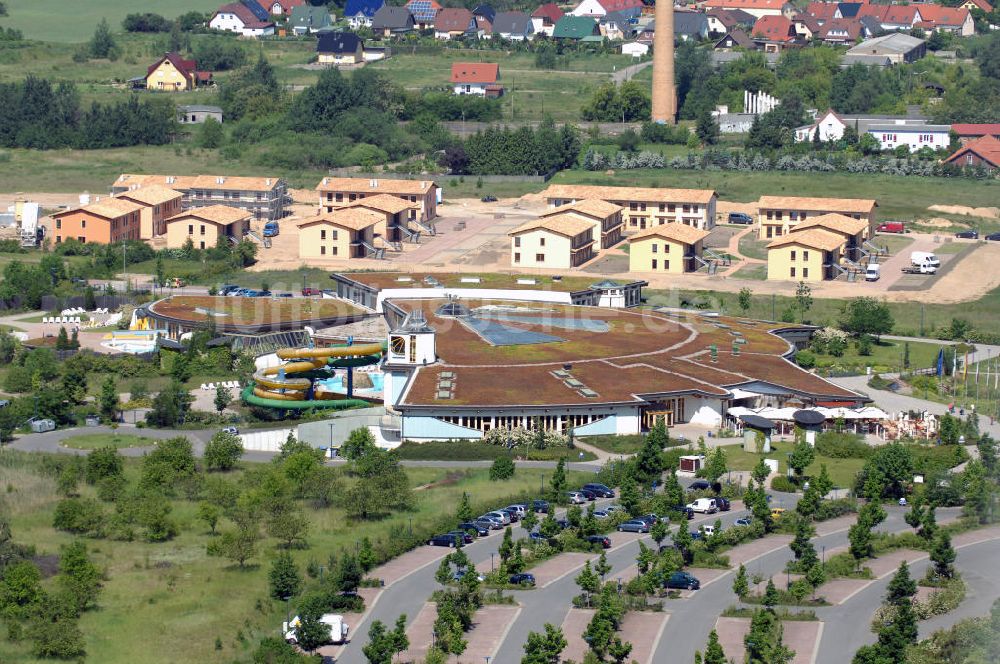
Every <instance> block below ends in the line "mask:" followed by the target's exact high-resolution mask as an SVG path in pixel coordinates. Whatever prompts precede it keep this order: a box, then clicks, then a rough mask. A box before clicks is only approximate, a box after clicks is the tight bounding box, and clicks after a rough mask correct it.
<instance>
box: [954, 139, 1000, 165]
mask: <svg viewBox="0 0 1000 664" xmlns="http://www.w3.org/2000/svg"><path fill="white" fill-rule="evenodd" d="M970 152H971V153H973V154H975V155H978V156H979V157H980V158H981V159H983V160H984V161H986V162H989V163H990V164H992V165H993V166H996V167H1000V141H998V140H997V139H995V138H993V137H992V136H983V137H982V138H977V139H976V140H974V141H972V142H971V143H969V144H968V145H966V146H964V147H962V148H959V150H958V151H957V152H955V154H953V155H951V156H950V157H948V159H946V160H945V161H946V162H948V163H951V162H955V161H958V160H959V159H960V158H961V157H962V156H963V155H966V154H968V153H970Z"/></svg>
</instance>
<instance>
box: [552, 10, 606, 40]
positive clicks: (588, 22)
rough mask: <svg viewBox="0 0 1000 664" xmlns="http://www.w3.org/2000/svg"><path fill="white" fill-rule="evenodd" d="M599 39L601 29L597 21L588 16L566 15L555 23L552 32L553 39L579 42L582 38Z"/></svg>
mask: <svg viewBox="0 0 1000 664" xmlns="http://www.w3.org/2000/svg"><path fill="white" fill-rule="evenodd" d="M595 36H596V37H600V36H601V29H600V27H598V25H597V21H595V20H594V19H592V18H590V17H588V16H573V15H572V14H566V15H565V16H563V17H562V18H561V19H559V20H558V21H556V25H555V28H553V30H552V38H553V39H566V40H568V41H579V40H581V39H583V38H584V37H595Z"/></svg>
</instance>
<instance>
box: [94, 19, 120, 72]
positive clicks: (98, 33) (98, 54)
mask: <svg viewBox="0 0 1000 664" xmlns="http://www.w3.org/2000/svg"><path fill="white" fill-rule="evenodd" d="M87 54H88V55H89V56H90V57H91V58H107V59H109V60H112V61H114V60H117V59H118V55H119V49H118V44H117V43H116V42H115V38H114V37H113V36H111V27H110V26H109V25H108V21H107V19H103V18H102V19H101V22H100V23H98V24H97V28H96V29H95V30H94V36H93V37H91V38H90V42H89V44H88V45H87Z"/></svg>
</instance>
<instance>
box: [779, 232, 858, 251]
mask: <svg viewBox="0 0 1000 664" xmlns="http://www.w3.org/2000/svg"><path fill="white" fill-rule="evenodd" d="M789 244H798V245H801V246H803V247H809V248H811V249H823V250H825V251H834V250H835V249H838V248H840V246H841V245H843V244H844V238H843V237H842V236H840V235H838V234H837V233H832V232H830V231H825V230H823V229H822V228H808V229H806V230H804V231H796V232H793V233H789V234H788V235H786V236H784V237H779V238H778V239H777V240H772V241H771V242H770V243H769V244H768V245H767V248H768V249H776V248H778V247H784V246H786V245H789Z"/></svg>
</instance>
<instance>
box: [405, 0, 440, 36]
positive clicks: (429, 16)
mask: <svg viewBox="0 0 1000 664" xmlns="http://www.w3.org/2000/svg"><path fill="white" fill-rule="evenodd" d="M406 8H407V9H408V10H410V14H412V15H413V23H414V25H415V27H416V28H417V30H429V29H430V28H433V27H434V18H435V17H436V16H437V13H438V12H439V11H441V4H440V3H439V2H437V0H409V2H407V3H406Z"/></svg>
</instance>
